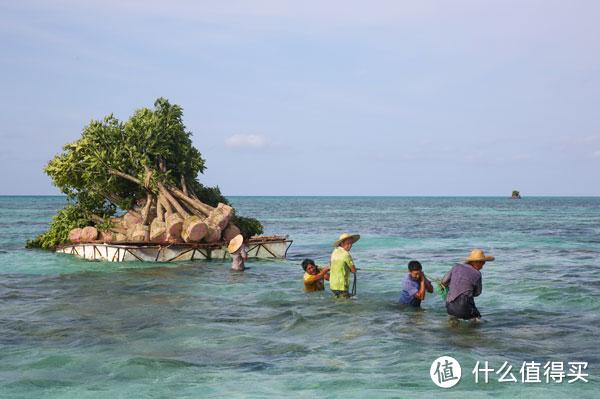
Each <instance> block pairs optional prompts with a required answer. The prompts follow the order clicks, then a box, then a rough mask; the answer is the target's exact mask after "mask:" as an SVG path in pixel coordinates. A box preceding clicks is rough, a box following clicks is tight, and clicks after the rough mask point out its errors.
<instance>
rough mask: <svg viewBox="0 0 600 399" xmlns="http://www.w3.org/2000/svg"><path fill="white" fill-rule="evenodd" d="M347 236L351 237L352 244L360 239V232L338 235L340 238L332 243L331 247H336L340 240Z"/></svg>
mask: <svg viewBox="0 0 600 399" xmlns="http://www.w3.org/2000/svg"><path fill="white" fill-rule="evenodd" d="M347 238H351V239H352V244H354V243H355V242H356V241H358V240H360V234H348V233H344V234H342V235H341V236H340V238H338V239H337V240H336V241H335V242H334V243H333V247H334V248H336V247H338V246H339V245H340V244H341V243H342V241H344V240H345V239H347Z"/></svg>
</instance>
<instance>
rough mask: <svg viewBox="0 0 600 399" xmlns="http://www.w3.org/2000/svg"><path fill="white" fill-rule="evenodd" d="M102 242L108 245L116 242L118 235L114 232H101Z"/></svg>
mask: <svg viewBox="0 0 600 399" xmlns="http://www.w3.org/2000/svg"><path fill="white" fill-rule="evenodd" d="M98 239H99V240H100V241H102V242H104V243H107V242H111V241H115V240H116V239H117V235H116V234H115V233H113V232H112V231H101V232H100V237H99V238H98Z"/></svg>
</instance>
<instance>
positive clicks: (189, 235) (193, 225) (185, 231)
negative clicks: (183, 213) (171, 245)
mask: <svg viewBox="0 0 600 399" xmlns="http://www.w3.org/2000/svg"><path fill="white" fill-rule="evenodd" d="M206 233H208V227H207V226H206V223H204V222H203V221H202V220H201V219H200V218H199V217H198V216H195V215H194V216H190V217H189V218H187V219H185V221H184V222H183V227H182V231H181V238H183V240H184V241H185V242H199V241H200V240H202V239H203V238H204V236H206Z"/></svg>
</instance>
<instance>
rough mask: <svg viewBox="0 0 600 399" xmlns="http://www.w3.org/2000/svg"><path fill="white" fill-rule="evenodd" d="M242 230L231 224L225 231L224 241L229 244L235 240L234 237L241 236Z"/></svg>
mask: <svg viewBox="0 0 600 399" xmlns="http://www.w3.org/2000/svg"><path fill="white" fill-rule="evenodd" d="M241 233H242V232H241V230H240V228H239V227H237V226H236V225H235V224H232V223H229V224H228V225H227V227H226V228H225V230H223V241H225V242H229V241H231V240H232V239H233V237H235V236H237V235H238V234H241Z"/></svg>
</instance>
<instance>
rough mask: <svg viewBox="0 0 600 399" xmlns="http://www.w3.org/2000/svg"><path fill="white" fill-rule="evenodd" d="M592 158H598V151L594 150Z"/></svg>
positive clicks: (599, 155)
mask: <svg viewBox="0 0 600 399" xmlns="http://www.w3.org/2000/svg"><path fill="white" fill-rule="evenodd" d="M592 156H593V157H594V158H600V150H596V151H594V153H593V154H592Z"/></svg>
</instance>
